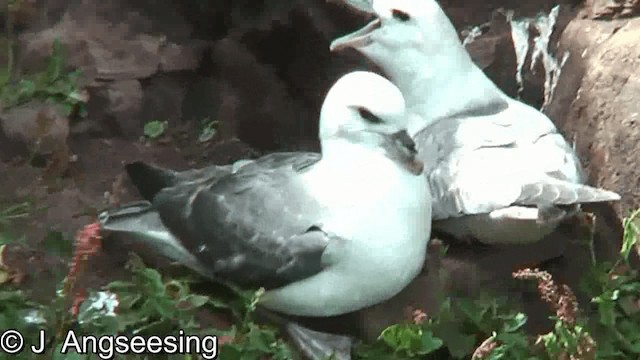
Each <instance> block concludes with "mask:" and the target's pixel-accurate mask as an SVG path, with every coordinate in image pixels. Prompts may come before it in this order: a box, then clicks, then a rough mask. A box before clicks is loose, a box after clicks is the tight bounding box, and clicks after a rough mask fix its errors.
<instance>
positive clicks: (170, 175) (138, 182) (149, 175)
mask: <svg viewBox="0 0 640 360" xmlns="http://www.w3.org/2000/svg"><path fill="white" fill-rule="evenodd" d="M125 169H126V170H127V174H128V175H129V178H130V179H131V182H132V183H133V185H134V186H135V187H136V189H138V192H139V193H140V195H142V197H143V198H145V199H146V200H148V201H152V200H153V198H154V197H155V196H156V194H157V193H158V192H160V190H162V189H164V188H166V187H170V186H173V185H175V184H176V183H177V182H178V173H177V172H175V171H172V170H168V169H163V168H160V167H157V166H153V165H149V164H146V163H144V162H142V161H136V162H133V163H130V164H127V165H125Z"/></svg>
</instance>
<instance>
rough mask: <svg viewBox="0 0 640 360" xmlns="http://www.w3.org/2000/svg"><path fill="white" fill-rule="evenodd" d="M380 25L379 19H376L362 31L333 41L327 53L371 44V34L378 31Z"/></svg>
mask: <svg viewBox="0 0 640 360" xmlns="http://www.w3.org/2000/svg"><path fill="white" fill-rule="evenodd" d="M380 25H381V21H380V19H378V18H376V19H374V20H372V21H371V22H370V23H368V24H367V25H365V27H363V28H362V29H360V30H357V31H354V32H352V33H351V34H347V35H345V36H342V37H339V38H337V39H335V40H333V41H332V42H331V45H329V51H337V50H342V49H344V48H348V47H353V48H359V47H364V46H367V45H369V44H371V43H372V42H373V40H371V34H372V33H373V32H374V31H375V30H376V29H379V28H380Z"/></svg>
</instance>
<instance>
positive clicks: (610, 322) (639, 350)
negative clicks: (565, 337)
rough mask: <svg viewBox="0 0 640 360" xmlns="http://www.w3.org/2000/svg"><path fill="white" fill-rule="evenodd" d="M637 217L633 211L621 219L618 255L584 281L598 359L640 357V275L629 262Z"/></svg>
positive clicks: (638, 213)
mask: <svg viewBox="0 0 640 360" xmlns="http://www.w3.org/2000/svg"><path fill="white" fill-rule="evenodd" d="M639 216H640V210H636V211H634V212H633V213H632V214H631V215H630V216H629V217H627V218H625V219H624V221H623V228H624V236H623V244H622V248H621V250H620V258H619V259H618V260H617V261H616V262H615V263H614V264H613V265H612V264H600V265H599V266H597V267H596V268H595V269H593V271H592V274H591V276H589V277H587V281H586V282H585V284H584V285H585V288H586V290H587V291H588V293H590V294H593V297H592V304H593V305H594V306H595V312H596V316H594V317H593V318H591V319H590V327H591V328H592V329H593V332H594V335H595V337H596V340H597V342H598V351H597V358H598V359H623V358H624V359H632V358H640V276H639V273H638V269H634V268H633V267H632V266H631V264H630V262H629V256H630V253H631V251H636V246H637V242H638V236H639V234H640V231H639V228H638V217H639Z"/></svg>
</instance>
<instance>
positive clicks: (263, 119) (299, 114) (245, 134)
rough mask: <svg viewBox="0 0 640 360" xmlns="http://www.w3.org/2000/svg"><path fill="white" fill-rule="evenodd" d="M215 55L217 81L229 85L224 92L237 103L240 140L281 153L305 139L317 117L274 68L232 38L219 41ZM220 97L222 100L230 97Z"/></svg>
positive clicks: (235, 116)
mask: <svg viewBox="0 0 640 360" xmlns="http://www.w3.org/2000/svg"><path fill="white" fill-rule="evenodd" d="M211 56H212V58H211V59H212V62H213V64H214V65H213V67H214V72H215V74H216V76H217V78H218V79H219V81H221V82H223V83H225V85H224V87H223V89H224V88H226V89H227V90H226V91H228V92H231V93H232V94H233V95H228V96H231V97H232V98H235V99H236V100H237V101H235V102H230V103H229V104H234V103H235V105H234V106H233V107H234V108H235V110H233V117H234V121H235V126H234V128H235V133H236V134H237V137H238V138H239V139H240V140H242V141H244V142H246V143H248V144H249V145H250V146H252V147H255V148H257V149H260V150H276V149H279V150H281V149H283V148H285V147H287V146H294V144H295V143H296V142H297V141H299V140H300V139H301V138H304V136H301V134H304V132H302V131H300V129H302V128H304V124H306V123H309V122H310V121H312V120H311V119H313V115H311V114H310V112H309V111H308V110H307V109H305V107H304V106H302V105H301V104H299V103H298V102H297V101H296V100H295V98H294V97H293V94H292V93H291V92H290V89H289V87H288V86H287V84H285V83H284V82H283V81H282V79H281V78H280V77H279V76H278V74H277V73H276V71H274V69H273V67H272V66H270V65H268V64H264V63H262V62H260V61H259V60H258V59H257V58H256V57H255V56H254V55H253V54H252V53H251V52H250V51H249V50H248V49H247V48H246V47H245V46H244V45H242V44H241V43H240V42H238V41H237V40H235V39H232V38H225V39H223V40H220V41H218V42H217V43H216V44H215V45H214V47H213V52H212V55H211ZM220 96H221V97H220V101H222V100H224V99H225V97H226V96H227V95H225V94H220ZM228 96H227V99H228V100H229V98H228ZM229 111H231V110H229ZM227 113H228V112H227ZM225 116H228V115H225ZM315 116H317V115H315ZM217 120H219V121H225V120H224V119H220V118H218V119H217ZM315 136H317V135H315Z"/></svg>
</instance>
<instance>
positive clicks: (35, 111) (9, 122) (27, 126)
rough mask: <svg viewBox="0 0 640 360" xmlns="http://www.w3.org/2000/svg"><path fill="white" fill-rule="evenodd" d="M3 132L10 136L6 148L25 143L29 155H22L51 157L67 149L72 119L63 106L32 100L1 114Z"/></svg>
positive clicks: (0, 126)
mask: <svg viewBox="0 0 640 360" xmlns="http://www.w3.org/2000/svg"><path fill="white" fill-rule="evenodd" d="M0 129H1V130H2V132H3V133H4V135H5V136H6V137H7V143H6V145H8V144H9V142H12V143H14V144H15V142H18V143H21V144H23V146H21V147H22V149H24V150H27V151H28V153H22V154H20V155H23V156H29V155H32V154H34V153H38V154H48V153H52V152H55V151H58V150H60V149H62V148H66V146H67V145H66V144H67V137H68V136H69V120H68V119H67V117H66V116H65V115H64V109H63V108H62V106H60V105H57V104H50V103H43V102H40V101H32V102H29V103H26V104H24V105H20V106H17V107H13V108H10V109H7V110H6V111H4V112H3V113H2V114H0ZM4 150H6V149H3V148H0V151H4ZM7 151H9V150H7ZM14 155H17V154H14Z"/></svg>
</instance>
